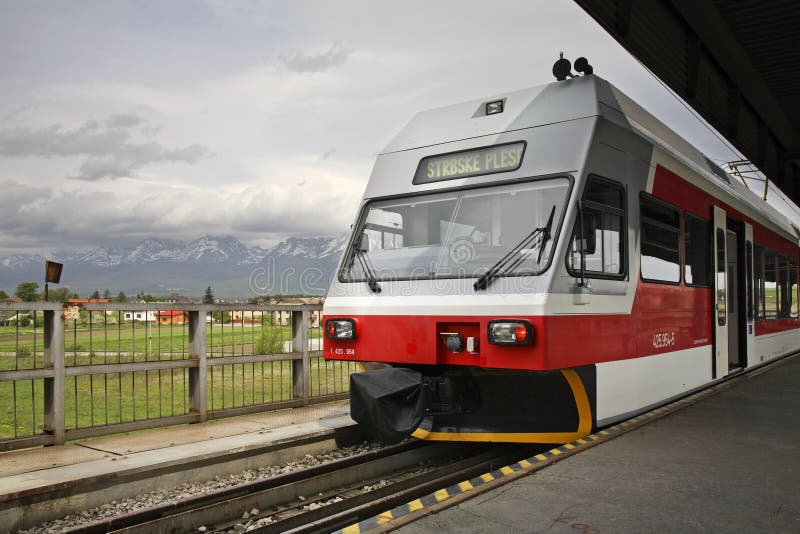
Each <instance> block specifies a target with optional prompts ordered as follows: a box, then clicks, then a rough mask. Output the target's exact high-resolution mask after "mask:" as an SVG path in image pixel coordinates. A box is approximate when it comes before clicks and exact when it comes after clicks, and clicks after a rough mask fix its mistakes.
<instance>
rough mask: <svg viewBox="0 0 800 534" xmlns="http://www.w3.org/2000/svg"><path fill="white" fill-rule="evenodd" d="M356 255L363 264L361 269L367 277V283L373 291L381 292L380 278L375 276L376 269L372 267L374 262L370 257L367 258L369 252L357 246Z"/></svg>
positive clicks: (359, 262) (360, 263)
mask: <svg viewBox="0 0 800 534" xmlns="http://www.w3.org/2000/svg"><path fill="white" fill-rule="evenodd" d="M355 256H356V258H357V259H358V264H359V265H360V266H361V270H362V271H363V272H364V277H365V278H366V279H367V285H368V286H369V288H370V290H371V291H372V292H373V293H380V292H381V286H380V284H378V278H377V277H376V276H375V269H374V268H373V267H372V263H370V261H369V258H367V253H366V252H364V251H363V250H361V249H360V248H357V249H356V251H355Z"/></svg>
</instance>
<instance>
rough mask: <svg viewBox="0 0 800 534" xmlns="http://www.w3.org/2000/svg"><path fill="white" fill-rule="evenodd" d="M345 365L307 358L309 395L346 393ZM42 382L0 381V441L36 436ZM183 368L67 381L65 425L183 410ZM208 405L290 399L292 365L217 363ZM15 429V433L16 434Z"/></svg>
mask: <svg viewBox="0 0 800 534" xmlns="http://www.w3.org/2000/svg"><path fill="white" fill-rule="evenodd" d="M352 371H355V365H354V364H352V363H349V362H338V361H337V362H327V361H325V360H323V359H322V358H312V360H311V373H310V374H311V378H310V389H311V396H312V397H316V396H321V395H327V394H333V393H340V392H344V391H347V390H348V388H349V375H350V372H352ZM42 382H43V381H42V380H41V379H37V380H18V381H15V382H0V439H7V438H12V437H14V436H15V435H19V436H27V435H35V434H38V433H41V431H42V424H43V398H44V392H43V383H42ZM188 383H189V381H188V374H187V371H186V370H184V369H173V370H161V371H139V372H135V373H134V372H127V373H113V374H112V373H108V374H100V375H91V376H79V377H67V378H66V385H65V389H66V392H65V410H66V427H67V428H68V429H70V428H85V427H90V426H98V425H106V424H113V423H120V422H129V421H138V420H141V419H152V418H157V417H165V416H170V415H181V414H185V413H187V412H188V406H189V400H188ZM206 388H207V406H208V409H209V410H220V409H224V408H232V407H238V406H249V405H256V404H266V403H270V402H278V401H284V400H291V398H292V364H291V361H288V360H286V361H279V362H271V363H243V364H228V365H217V366H211V367H210V368H209V372H208V375H207V376H206ZM15 429H16V432H15Z"/></svg>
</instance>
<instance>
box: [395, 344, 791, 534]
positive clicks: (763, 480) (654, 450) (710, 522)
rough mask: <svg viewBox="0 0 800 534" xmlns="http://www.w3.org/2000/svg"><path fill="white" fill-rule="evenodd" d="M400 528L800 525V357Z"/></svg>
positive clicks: (775, 528) (406, 532)
mask: <svg viewBox="0 0 800 534" xmlns="http://www.w3.org/2000/svg"><path fill="white" fill-rule="evenodd" d="M763 371H764V372H761V373H759V374H757V375H755V376H752V375H748V376H745V377H742V379H741V380H739V381H738V382H737V383H735V384H733V385H732V386H731V387H730V388H727V389H725V390H724V391H722V392H721V393H719V394H717V395H714V396H711V397H708V398H705V399H703V400H702V401H700V402H698V403H696V404H693V405H691V406H689V407H687V408H684V409H682V410H680V411H678V412H675V413H673V414H670V415H668V416H666V417H664V418H662V419H658V420H656V421H653V422H651V423H649V424H647V425H645V426H643V427H640V428H638V429H636V430H633V431H631V432H628V433H626V434H623V435H621V436H619V437H617V438H615V439H612V440H610V441H607V442H604V443H601V444H599V445H597V446H595V447H592V448H589V449H587V450H585V451H582V452H580V453H578V454H576V455H574V456H570V457H568V458H565V459H563V460H560V461H558V462H557V463H555V464H553V465H550V466H547V467H545V468H543V469H541V470H539V471H535V472H534V473H532V474H531V475H528V476H525V477H522V478H519V479H517V480H514V481H512V482H509V483H508V484H506V485H504V486H501V487H499V488H498V489H494V490H491V491H488V492H486V493H482V494H479V495H477V496H476V497H474V498H472V499H469V500H465V501H462V502H460V503H459V504H457V505H455V506H453V507H451V508H447V509H445V510H442V511H440V512H438V513H434V514H431V515H428V516H425V517H423V518H422V519H420V520H418V521H416V522H414V523H410V524H408V525H406V526H404V527H402V528H400V529H399V530H398V531H397V532H401V533H403V534H416V533H428V532H453V533H484V532H526V533H528V532H548V533H553V534H557V533H558V532H564V533H569V532H576V531H578V532H583V533H588V534H597V533H601V532H602V533H607V532H623V533H626V532H681V533H684V532H793V533H797V532H800V357H798V356H794V357H791V358H788V359H785V360H783V361H782V362H778V363H776V364H773V365H771V366H769V367H768V368H765V369H764V370H763Z"/></svg>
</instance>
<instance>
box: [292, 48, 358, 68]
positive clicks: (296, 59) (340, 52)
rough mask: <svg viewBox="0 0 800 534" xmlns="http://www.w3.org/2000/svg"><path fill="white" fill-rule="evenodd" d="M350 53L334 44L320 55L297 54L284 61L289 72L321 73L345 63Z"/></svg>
mask: <svg viewBox="0 0 800 534" xmlns="http://www.w3.org/2000/svg"><path fill="white" fill-rule="evenodd" d="M351 53H352V50H350V49H348V48H345V47H343V46H342V44H341V43H338V42H336V43H333V44H332V45H331V47H330V48H329V49H328V50H327V51H326V52H322V53H321V54H304V53H302V52H297V53H295V54H294V55H292V56H291V57H289V58H288V59H287V60H286V66H287V68H288V69H289V70H290V71H292V72H298V73H314V72H323V71H326V70H329V69H332V68H333V67H336V66H338V65H341V64H342V63H344V62H345V61H347V58H348V57H350V54H351Z"/></svg>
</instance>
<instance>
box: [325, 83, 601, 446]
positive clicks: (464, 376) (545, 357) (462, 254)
mask: <svg viewBox="0 0 800 534" xmlns="http://www.w3.org/2000/svg"><path fill="white" fill-rule="evenodd" d="M587 78H588V77H587ZM593 91H594V83H593V82H592V81H591V80H574V81H571V82H562V83H561V84H551V85H547V86H543V87H537V88H533V89H528V90H525V91H520V92H516V93H511V94H508V95H503V96H501V97H497V98H492V99H488V100H482V101H475V102H467V103H464V104H458V105H455V106H450V107H447V108H443V109H437V110H433V111H429V112H424V113H420V114H419V115H417V116H416V117H415V119H414V120H412V122H411V123H410V124H409V125H408V126H407V127H406V128H405V129H404V130H403V131H402V132H401V133H400V134H399V135H398V136H397V138H395V140H394V141H392V143H390V145H389V146H388V147H387V148H386V150H385V151H384V152H383V153H381V154H380V155H379V156H378V158H377V161H376V164H375V168H374V171H373V174H372V176H371V178H370V181H369V184H368V186H367V188H366V191H365V194H364V199H363V202H362V204H361V206H360V210H359V214H358V216H357V220H356V222H355V223H354V225H353V232H352V235H351V238H350V242H349V245H348V248H347V250H346V252H345V254H344V256H343V258H342V261H341V264H340V267H339V270H338V273H337V276H336V279H335V280H334V281H333V283H332V285H331V288H330V291H329V294H328V296H327V298H326V301H325V306H324V311H323V315H324V331H325V334H324V335H325V337H324V355H325V357H326V358H327V359H334V360H336V359H338V360H351V361H360V362H364V363H365V364H366V363H367V362H369V364H368V365H366V367H367V368H368V370H367V371H366V372H364V373H358V374H354V375H352V376H351V415H352V417H353V418H354V419H355V420H356V421H358V422H359V423H361V424H363V425H365V426H367V427H368V428H369V429H370V430H371V431H372V432H373V433H374V434H376V435H377V436H378V437H380V438H381V439H383V440H385V441H397V440H399V439H402V438H404V437H406V436H409V435H413V436H416V437H419V438H422V439H433V440H458V441H507V442H539V443H560V442H564V441H570V440H573V439H577V438H578V437H582V436H585V435H586V434H588V433H589V432H590V431H591V429H592V426H593V418H592V405H593V393H592V387H593V384H594V377H593V376H591V375H592V372H593V367H592V366H584V367H570V366H564V365H562V362H559V361H558V360H556V359H554V358H552V357H551V354H552V352H551V351H550V350H549V348H550V347H551V346H552V345H553V343H556V342H558V339H557V337H556V336H554V335H553V334H552V333H551V332H549V331H548V317H549V316H552V315H553V314H554V313H558V307H559V305H560V303H562V302H566V301H567V300H569V301H570V302H571V301H572V299H574V295H571V294H554V292H553V288H554V287H556V286H559V284H560V282H559V278H560V277H563V276H568V275H566V273H565V264H564V263H565V262H564V258H565V255H566V254H567V253H568V247H569V246H570V244H571V242H572V240H571V239H570V238H571V237H572V234H573V232H574V231H573V222H572V221H574V219H575V212H576V209H577V207H576V202H574V201H573V200H572V199H573V196H574V192H575V190H576V187H578V185H579V182H580V180H581V178H580V177H581V176H582V168H583V163H584V160H585V158H586V153H587V151H588V150H589V146H590V144H591V138H592V132H593V129H594V125H595V123H596V114H597V111H596V98H594V96H593ZM559 287H560V286H559ZM564 335H567V336H577V335H579V334H578V333H577V332H568V331H566V332H565V331H564V330H563V329H561V331H560V332H559V333H558V337H563V336H564Z"/></svg>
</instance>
